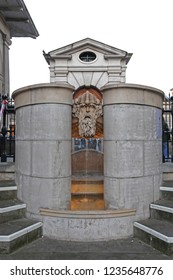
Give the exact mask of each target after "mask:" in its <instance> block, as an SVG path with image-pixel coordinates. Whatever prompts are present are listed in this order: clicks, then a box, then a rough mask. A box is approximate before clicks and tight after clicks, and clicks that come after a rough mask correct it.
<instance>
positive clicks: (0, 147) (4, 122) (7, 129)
mask: <svg viewBox="0 0 173 280" xmlns="http://www.w3.org/2000/svg"><path fill="white" fill-rule="evenodd" d="M4 100H5V101H6V102H5V106H4V107H5V108H4V111H3V115H2V114H1V118H0V161H1V162H7V161H12V162H14V161H15V108H14V101H13V100H11V99H9V100H7V97H6V96H2V97H1V98H0V112H1V109H2V104H3V101H4ZM1 113H2V112H1ZM162 123H163V127H162V132H163V134H162V143H163V145H162V147H163V148H162V154H163V162H173V96H171V97H170V96H169V97H165V100H164V102H163V119H162Z"/></svg>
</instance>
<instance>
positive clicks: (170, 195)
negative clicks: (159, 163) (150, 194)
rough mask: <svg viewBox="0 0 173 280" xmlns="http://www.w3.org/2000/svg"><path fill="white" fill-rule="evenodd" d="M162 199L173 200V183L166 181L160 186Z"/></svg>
mask: <svg viewBox="0 0 173 280" xmlns="http://www.w3.org/2000/svg"><path fill="white" fill-rule="evenodd" d="M160 191H161V198H163V199H169V200H173V181H164V182H163V183H162V185H161V186H160Z"/></svg>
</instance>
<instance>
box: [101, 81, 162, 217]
mask: <svg viewBox="0 0 173 280" xmlns="http://www.w3.org/2000/svg"><path fill="white" fill-rule="evenodd" d="M102 92H103V100H104V190H105V192H104V198H105V204H106V207H107V209H129V208H133V209H136V218H135V219H141V218H142V219H143V218H147V217H149V204H150V203H151V202H153V201H155V200H157V199H158V198H159V187H160V181H161V163H162V102H163V92H162V91H160V90H158V89H155V88H151V87H146V86H141V85H133V84H124V85H108V86H106V87H104V88H102Z"/></svg>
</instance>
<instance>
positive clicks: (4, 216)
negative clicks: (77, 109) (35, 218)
mask: <svg viewBox="0 0 173 280" xmlns="http://www.w3.org/2000/svg"><path fill="white" fill-rule="evenodd" d="M25 209H26V204H24V203H22V202H21V201H19V200H18V199H10V200H2V201H0V224H1V223H5V222H7V221H11V220H14V219H19V218H22V217H23V216H24V215H25Z"/></svg>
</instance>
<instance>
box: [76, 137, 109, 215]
mask: <svg viewBox="0 0 173 280" xmlns="http://www.w3.org/2000/svg"><path fill="white" fill-rule="evenodd" d="M101 142H102V139H94V138H91V139H84V138H82V139H77V138H75V140H73V145H74V147H73V148H72V150H73V153H72V184H71V210H103V209H104V199H103V193H104V191H103V152H102V149H101V146H102V145H101ZM99 144H100V147H99Z"/></svg>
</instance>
